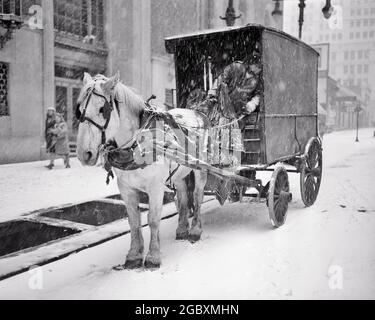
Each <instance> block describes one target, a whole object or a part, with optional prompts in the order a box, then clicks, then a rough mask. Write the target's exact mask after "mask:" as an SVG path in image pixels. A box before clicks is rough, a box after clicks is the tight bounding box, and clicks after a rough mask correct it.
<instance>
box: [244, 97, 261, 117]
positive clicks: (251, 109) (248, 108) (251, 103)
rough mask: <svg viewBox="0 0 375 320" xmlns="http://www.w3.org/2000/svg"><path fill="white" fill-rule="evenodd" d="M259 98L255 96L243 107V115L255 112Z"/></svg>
mask: <svg viewBox="0 0 375 320" xmlns="http://www.w3.org/2000/svg"><path fill="white" fill-rule="evenodd" d="M259 102H260V97H259V96H255V97H254V98H252V99H251V100H250V101H249V102H248V103H247V104H246V106H245V113H247V114H250V113H252V112H254V111H255V110H256V108H257V107H258V106H259Z"/></svg>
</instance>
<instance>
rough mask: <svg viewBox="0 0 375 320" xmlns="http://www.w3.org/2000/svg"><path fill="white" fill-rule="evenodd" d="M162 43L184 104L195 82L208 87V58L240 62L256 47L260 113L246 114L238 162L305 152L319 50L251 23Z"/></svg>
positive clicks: (313, 118) (314, 122)
mask: <svg viewBox="0 0 375 320" xmlns="http://www.w3.org/2000/svg"><path fill="white" fill-rule="evenodd" d="M165 45H166V50H167V52H168V53H171V54H174V58H175V67H176V93H177V106H178V107H179V108H186V102H187V98H188V95H189V93H190V91H191V90H192V88H193V86H195V87H197V86H198V87H200V88H203V89H204V90H205V91H208V90H209V88H210V85H211V84H212V75H211V74H210V68H211V67H212V66H211V60H210V57H212V56H215V55H216V56H217V55H218V53H220V54H221V53H222V52H228V54H229V55H231V59H232V61H241V60H244V59H245V58H246V57H248V55H249V54H251V52H252V50H253V48H254V46H256V45H259V46H260V53H261V66H262V71H261V103H260V108H259V112H257V113H255V114H253V115H251V116H249V117H247V119H246V126H245V127H244V130H243V140H244V148H245V152H244V154H243V156H242V165H253V166H259V165H264V166H268V165H271V164H274V163H277V162H279V161H282V160H287V159H290V158H293V157H294V156H297V155H299V154H301V153H303V152H304V150H305V148H306V145H307V144H308V141H309V139H310V138H311V137H317V136H318V109H317V108H318V103H317V84H318V58H319V54H318V53H317V52H316V51H315V50H314V49H313V48H311V47H310V46H308V45H307V44H305V43H303V42H301V41H299V40H297V39H295V38H294V37H292V36H290V35H288V34H286V33H284V32H281V31H277V30H275V29H272V28H266V27H264V26H261V25H255V24H249V25H247V26H244V27H232V28H225V29H221V30H208V31H202V32H199V33H193V34H186V35H181V36H174V37H170V38H167V39H166V40H165ZM223 63H224V61H223Z"/></svg>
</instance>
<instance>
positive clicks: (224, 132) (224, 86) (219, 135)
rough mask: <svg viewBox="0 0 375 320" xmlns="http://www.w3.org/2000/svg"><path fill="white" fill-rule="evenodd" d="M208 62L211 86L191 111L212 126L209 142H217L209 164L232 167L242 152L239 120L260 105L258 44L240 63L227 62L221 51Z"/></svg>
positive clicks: (227, 56) (237, 162) (229, 57)
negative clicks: (201, 114) (211, 76)
mask: <svg viewBox="0 0 375 320" xmlns="http://www.w3.org/2000/svg"><path fill="white" fill-rule="evenodd" d="M223 61H224V63H223ZM212 63H213V70H212V71H213V78H214V79H215V81H214V84H213V86H212V88H211V90H210V91H209V92H208V95H207V97H206V98H205V99H204V100H203V101H202V102H201V103H199V104H195V109H197V110H199V111H201V112H203V113H205V114H207V115H208V117H209V119H210V121H211V124H212V126H213V127H214V130H213V135H212V136H213V141H219V144H215V145H216V148H217V150H215V151H214V152H213V155H212V156H213V158H212V159H211V160H212V164H213V165H219V166H222V167H228V166H229V167H231V166H233V167H235V166H237V165H239V164H240V161H241V152H242V151H243V143H242V134H241V130H240V120H241V118H242V117H243V116H246V115H249V114H251V113H252V112H254V111H256V110H257V108H258V107H259V104H260V86H261V83H260V73H261V65H260V51H259V44H258V43H256V44H255V46H254V49H253V50H252V52H251V54H250V55H249V56H248V57H247V59H244V60H243V61H231V55H230V53H228V52H224V53H223V55H222V56H221V57H220V56H219V57H214V60H213V61H212Z"/></svg>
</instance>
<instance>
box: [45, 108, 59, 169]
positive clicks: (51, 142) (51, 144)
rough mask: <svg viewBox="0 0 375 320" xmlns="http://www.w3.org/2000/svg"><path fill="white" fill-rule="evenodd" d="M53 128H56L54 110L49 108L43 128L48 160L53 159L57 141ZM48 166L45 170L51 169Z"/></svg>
mask: <svg viewBox="0 0 375 320" xmlns="http://www.w3.org/2000/svg"><path fill="white" fill-rule="evenodd" d="M55 126H56V109H55V108H54V107H50V108H48V109H47V117H46V128H45V139H46V152H47V154H48V157H49V158H50V159H53V158H54V154H55V145H56V141H57V135H56V134H55V133H54V129H55ZM51 163H53V161H52V160H51ZM50 166H51V165H49V166H47V168H48V169H52V167H51V168H50ZM52 166H53V165H52Z"/></svg>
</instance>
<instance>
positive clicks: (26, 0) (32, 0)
mask: <svg viewBox="0 0 375 320" xmlns="http://www.w3.org/2000/svg"><path fill="white" fill-rule="evenodd" d="M21 5H22V8H21V10H22V15H24V16H27V15H29V9H30V7H31V6H33V5H38V6H41V5H42V0H22V2H21Z"/></svg>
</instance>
